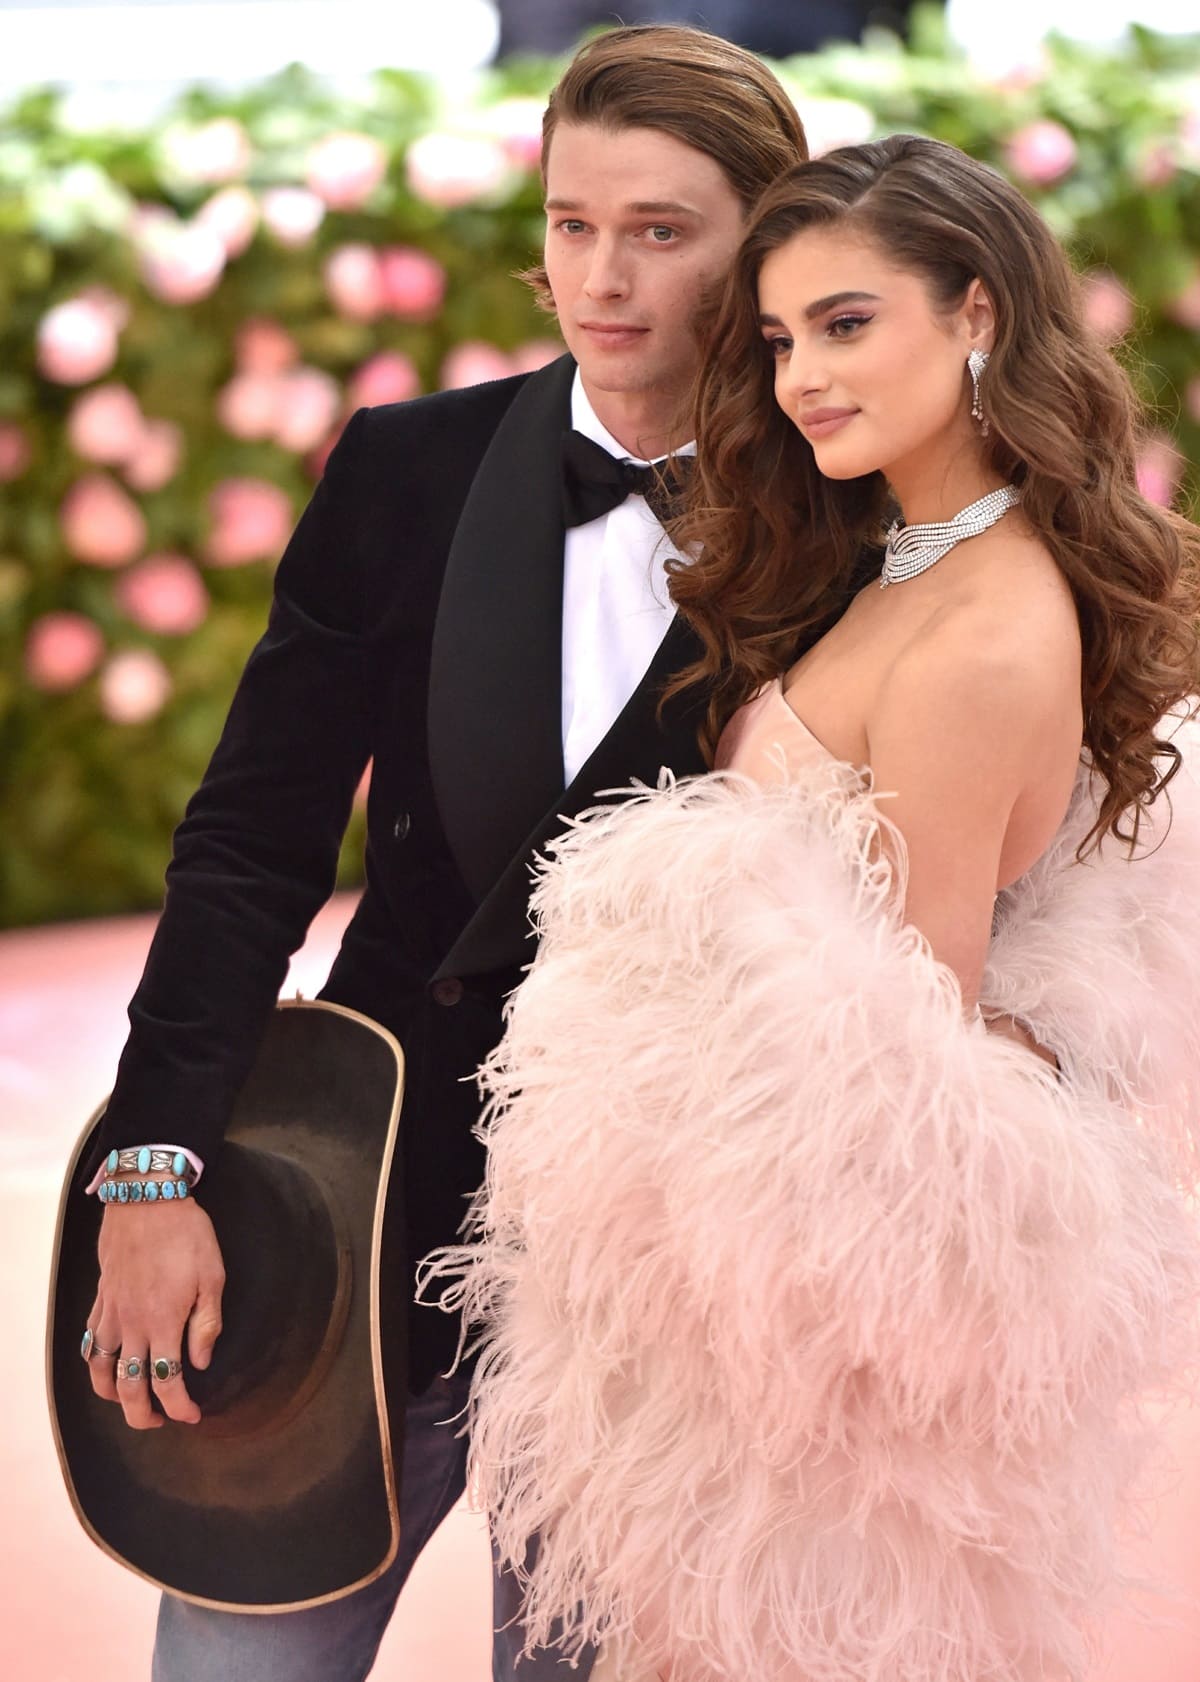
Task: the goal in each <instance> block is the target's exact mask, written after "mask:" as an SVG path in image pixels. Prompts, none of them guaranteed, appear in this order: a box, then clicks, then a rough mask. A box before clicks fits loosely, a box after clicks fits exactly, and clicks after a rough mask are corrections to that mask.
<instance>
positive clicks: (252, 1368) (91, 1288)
mask: <svg viewBox="0 0 1200 1682" xmlns="http://www.w3.org/2000/svg"><path fill="white" fill-rule="evenodd" d="M403 1067H404V1064H403V1054H402V1052H401V1049H400V1046H399V1045H398V1044H397V1042H396V1040H395V1039H394V1038H393V1037H392V1036H391V1035H390V1034H389V1033H387V1032H386V1031H385V1030H384V1029H382V1028H380V1027H379V1026H378V1024H376V1023H374V1022H372V1021H370V1020H369V1019H368V1018H367V1017H365V1016H361V1015H359V1014H358V1013H357V1012H355V1011H351V1010H346V1009H344V1008H342V1007H340V1006H337V1005H328V1004H321V1003H307V1002H299V1001H297V1002H295V1003H288V1004H284V1005H281V1006H279V1007H278V1009H277V1010H276V1011H275V1013H274V1015H273V1017H272V1019H271V1021H270V1024H269V1026H268V1029H267V1032H266V1035H265V1037H264V1040H263V1043H262V1046H261V1048H260V1051H259V1054H258V1057H257V1060H256V1062H255V1065H254V1067H253V1069H252V1071H251V1073H250V1076H249V1077H248V1079H247V1081H246V1083H245V1085H244V1087H243V1088H242V1091H241V1093H240V1096H239V1098H238V1101H237V1104H236V1106H235V1109H234V1113H233V1117H232V1120H231V1122H230V1125H229V1129H228V1132H227V1135H226V1143H225V1145H224V1147H223V1148H222V1150H221V1153H220V1155H219V1157H218V1158H217V1160H216V1162H215V1163H213V1164H212V1165H210V1167H209V1168H208V1169H207V1170H206V1172H205V1173H204V1175H203V1177H202V1179H201V1181H200V1183H199V1185H198V1186H197V1188H196V1191H195V1196H196V1198H197V1201H198V1202H200V1203H201V1204H202V1205H203V1207H204V1208H205V1209H206V1210H207V1212H208V1214H209V1215H210V1217H211V1219H212V1222H213V1226H214V1229H215V1231H216V1235H217V1239H218V1242H219V1243H220V1245H221V1251H222V1255H223V1258H224V1262H225V1271H226V1285H225V1295H224V1302H223V1320H224V1326H223V1330H222V1333H221V1336H220V1337H219V1338H218V1340H217V1344H216V1347H215V1350H214V1353H213V1358H212V1363H211V1366H210V1367H209V1368H208V1369H207V1370H206V1371H204V1372H199V1371H197V1370H195V1369H194V1368H193V1367H191V1365H190V1363H189V1362H188V1361H187V1356H186V1347H185V1352H184V1379H185V1382H186V1384H187V1387H188V1390H189V1392H190V1394H191V1395H192V1397H193V1398H194V1399H195V1400H196V1402H197V1403H198V1404H199V1406H200V1409H201V1413H202V1415H203V1417H202V1419H201V1421H200V1423H199V1424H197V1425H182V1424H176V1423H174V1422H173V1421H171V1420H167V1421H166V1424H165V1426H164V1428H163V1429H161V1430H157V1431H134V1430H131V1429H130V1428H129V1427H128V1426H127V1425H126V1424H125V1420H124V1415H123V1414H122V1411H121V1409H120V1408H119V1407H118V1406H116V1405H115V1404H113V1403H110V1402H106V1401H103V1400H101V1399H100V1398H98V1397H97V1396H96V1395H95V1394H94V1393H93V1391H92V1387H91V1383H90V1380H89V1375H88V1370H87V1366H86V1363H85V1362H84V1361H83V1360H81V1359H80V1344H81V1339H82V1336H83V1333H84V1330H85V1328H86V1325H87V1319H88V1314H89V1312H90V1310H91V1307H92V1304H93V1301H94V1298H95V1292H96V1279H97V1264H96V1242H97V1238H98V1235H99V1229H100V1221H101V1217H102V1215H103V1208H102V1206H101V1204H100V1201H99V1199H98V1198H96V1197H95V1196H88V1195H87V1194H86V1184H87V1176H88V1168H89V1164H90V1162H91V1160H92V1158H93V1157H94V1154H95V1140H96V1134H97V1129H98V1127H99V1122H100V1118H101V1116H102V1115H103V1113H104V1109H103V1106H101V1108H100V1110H98V1111H97V1113H96V1114H95V1115H94V1116H93V1117H92V1118H91V1120H90V1121H89V1123H88V1125H87V1127H86V1128H85V1129H84V1133H83V1136H82V1137H81V1139H80V1141H79V1144H78V1145H77V1147H76V1150H75V1154H74V1156H73V1158H72V1161H71V1164H70V1167H69V1169H68V1172H67V1177H66V1183H65V1185H64V1187H63V1193H62V1200H61V1203H60V1207H59V1214H58V1225H57V1229H56V1233H55V1241H54V1258H53V1269H52V1277H51V1286H50V1309H49V1318H48V1326H47V1334H46V1366H47V1384H48V1390H49V1399H50V1417H51V1422H52V1426H53V1430H54V1436H55V1441H56V1444H57V1448H58V1454H59V1459H60V1462H61V1465H62V1470H63V1476H64V1478H65V1480H66V1485H67V1491H68V1494H69V1496H70V1499H71V1502H72V1504H73V1506H74V1508H75V1512H76V1514H77V1516H78V1518H79V1520H80V1522H81V1523H82V1525H83V1526H84V1529H85V1530H86V1531H87V1532H88V1533H89V1535H90V1536H91V1537H92V1539H93V1541H95V1542H96V1543H97V1544H98V1545H99V1546H100V1547H101V1548H102V1549H103V1550H104V1551H105V1553H107V1554H109V1555H111V1557H112V1558H114V1559H116V1560H118V1561H119V1562H120V1563H121V1564H122V1565H125V1566H127V1567H128V1568H129V1569H130V1570H132V1571H135V1572H137V1573H138V1575H139V1576H142V1577H145V1578H147V1579H149V1580H150V1581H151V1582H153V1583H155V1584H157V1585H158V1586H159V1587H160V1588H162V1589H165V1590H166V1591H168V1592H169V1593H171V1594H174V1595H179V1596H181V1597H183V1598H184V1599H187V1600H192V1601H196V1602H198V1603H200V1604H202V1605H205V1606H212V1607H218V1608H221V1609H224V1610H229V1611H238V1612H254V1611H261V1612H277V1611H284V1610H291V1609H299V1608H301V1607H305V1606H313V1605H319V1604H321V1603H322V1602H324V1601H329V1600H334V1599H338V1598H340V1597H341V1596H343V1595H346V1594H349V1593H352V1592H353V1591H354V1590H355V1589H358V1588H361V1587H363V1586H364V1585H365V1584H367V1583H369V1582H371V1581H373V1579H374V1578H376V1577H378V1576H379V1575H380V1574H381V1573H382V1572H383V1571H385V1570H386V1569H387V1567H388V1566H389V1565H390V1564H391V1562H392V1560H393V1559H394V1558H395V1555H396V1551H397V1548H398V1546H399V1539H400V1518H399V1501H398V1490H397V1475H398V1474H397V1468H398V1467H399V1465H400V1456H401V1446H402V1433H403V1419H404V1399H405V1391H406V1386H405V1372H404V1349H403V1346H402V1338H403V1332H402V1330H401V1327H402V1324H403V1320H404V1316H403V1315H397V1316H392V1317H389V1320H388V1322H387V1323H386V1324H385V1322H384V1320H383V1319H382V1318H381V1315H380V1285H381V1278H382V1277H383V1276H385V1274H386V1272H387V1271H388V1270H389V1269H398V1268H399V1261H398V1258H399V1257H400V1256H402V1254H403V1245H402V1234H400V1233H399V1232H398V1230H397V1219H396V1213H395V1211H396V1210H397V1208H398V1207H399V1202H400V1200H399V1197H398V1196H397V1194H396V1187H395V1185H394V1184H393V1185H392V1188H391V1190H392V1196H391V1197H390V1198H389V1196H388V1191H389V1181H390V1180H391V1179H392V1170H393V1155H394V1153H395V1150H396V1139H397V1132H398V1125H399V1114H400V1100H401V1095H402V1091H403ZM131 1142H135V1143H136V1142H140V1141H131ZM158 1214H159V1211H157V1210H142V1209H138V1210H136V1211H135V1210H133V1209H130V1210H128V1211H125V1212H123V1213H122V1215H121V1216H119V1217H118V1218H125V1219H145V1218H147V1217H149V1218H150V1219H154V1218H155V1217H156V1216H157V1215H158ZM385 1216H386V1220H385ZM402 1277H403V1273H402V1271H397V1272H396V1279H397V1281H398V1280H399V1279H400V1278H402ZM128 1353H131V1354H132V1353H134V1352H133V1351H130V1352H128ZM137 1353H141V1354H145V1353H146V1351H138V1352H137ZM150 1353H153V1351H151V1352H150Z"/></svg>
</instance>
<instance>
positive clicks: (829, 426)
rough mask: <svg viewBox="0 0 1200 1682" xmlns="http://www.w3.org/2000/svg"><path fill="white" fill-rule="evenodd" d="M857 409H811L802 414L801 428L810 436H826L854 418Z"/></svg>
mask: <svg viewBox="0 0 1200 1682" xmlns="http://www.w3.org/2000/svg"><path fill="white" fill-rule="evenodd" d="M857 413H858V410H857V409H810V410H809V411H808V413H807V414H803V415H801V416H800V429H801V431H802V432H804V433H805V434H806V435H807V436H808V437H809V438H826V437H828V436H829V434H830V433H831V432H837V431H838V430H839V429H840V428H841V427H843V426H845V424H846V422H847V421H850V420H853V419H854V417H855V415H856V414H857Z"/></svg>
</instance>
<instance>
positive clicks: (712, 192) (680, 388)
mask: <svg viewBox="0 0 1200 1682" xmlns="http://www.w3.org/2000/svg"><path fill="white" fill-rule="evenodd" d="M742 214H743V213H742V204H741V201H740V199H739V198H738V196H737V194H736V193H735V192H734V190H733V188H732V187H731V186H730V184H729V181H728V180H727V179H726V177H725V175H724V173H723V171H722V170H721V168H720V166H719V165H718V164H717V163H715V162H714V161H713V159H712V158H710V157H708V156H707V154H706V153H704V152H698V151H696V150H695V149H694V148H693V147H691V146H687V145H685V144H684V142H683V141H682V140H676V139H675V138H674V136H672V135H669V134H661V133H659V131H658V130H657V129H648V128H623V129H607V128H602V127H600V126H598V125H596V124H592V123H586V124H583V123H562V124H560V125H559V126H558V128H556V129H555V131H554V136H553V138H552V140H551V142H550V155H549V159H548V161H547V168H546V272H547V273H548V275H549V277H550V290H551V292H552V293H553V294H554V304H555V308H556V310H557V312H558V320H559V325H560V327H561V329H562V335H563V338H564V339H565V340H566V342H567V347H568V349H569V350H570V352H571V354H572V356H574V358H575V360H576V362H578V364H579V367H580V370H581V372H582V374H583V379H584V384H585V386H586V387H587V389H588V390H589V392H607V393H612V394H614V395H616V394H620V393H627V394H634V393H640V392H660V393H661V394H662V395H663V396H664V397H677V396H679V395H681V394H682V393H684V392H685V391H686V390H687V387H688V385H689V384H690V382H691V379H692V376H693V375H694V373H695V371H696V363H697V355H698V352H697V345H696V339H695V333H694V328H693V323H694V318H695V315H696V311H697V307H698V305H699V304H700V302H701V300H702V299H703V298H704V297H705V295H706V293H707V292H708V291H709V289H710V288H712V287H713V286H714V285H716V284H717V283H719V282H720V280H721V279H722V278H723V276H724V274H725V271H726V270H727V268H728V267H729V264H730V262H731V261H732V258H733V254H734V252H735V250H736V249H737V245H738V242H739V240H740V238H741V234H742Z"/></svg>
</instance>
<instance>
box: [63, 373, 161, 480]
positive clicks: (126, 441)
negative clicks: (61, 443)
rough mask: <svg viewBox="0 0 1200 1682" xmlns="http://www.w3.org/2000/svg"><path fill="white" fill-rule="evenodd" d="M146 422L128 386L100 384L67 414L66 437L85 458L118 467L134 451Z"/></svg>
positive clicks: (78, 454) (78, 401)
mask: <svg viewBox="0 0 1200 1682" xmlns="http://www.w3.org/2000/svg"><path fill="white" fill-rule="evenodd" d="M144 425H145V422H144V421H143V419H142V411H141V409H140V408H139V407H138V400H137V398H136V397H135V396H134V395H133V393H132V391H130V389H129V387H128V386H126V385H118V384H116V383H115V382H114V383H113V384H111V385H98V386H96V387H94V388H93V390H91V391H86V392H84V394H83V396H82V397H77V398H76V399H75V402H74V404H73V406H72V409H71V413H70V415H69V416H68V418H67V441H68V442H69V444H70V446H71V448H72V449H73V450H74V451H75V454H76V455H77V456H83V458H84V460H85V461H98V462H102V463H104V465H105V466H107V467H116V466H119V465H120V463H121V462H123V461H127V460H128V459H129V457H130V456H131V455H132V454H133V452H134V450H135V449H136V448H137V445H138V444H139V443H140V442H141V437H142V429H143V427H144Z"/></svg>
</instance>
